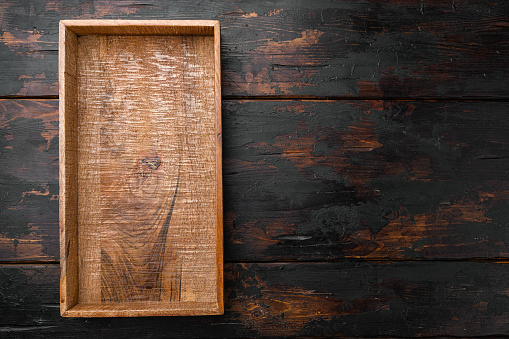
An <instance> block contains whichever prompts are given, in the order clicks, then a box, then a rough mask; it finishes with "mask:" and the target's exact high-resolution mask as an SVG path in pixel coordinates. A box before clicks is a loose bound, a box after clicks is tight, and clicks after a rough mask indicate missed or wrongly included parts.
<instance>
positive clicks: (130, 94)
mask: <svg viewBox="0 0 509 339" xmlns="http://www.w3.org/2000/svg"><path fill="white" fill-rule="evenodd" d="M219 46H220V28H219V22H218V21H146V20H136V21H134V20H64V21H61V22H60V46H59V47H60V50H59V81H60V83H59V86H60V112H59V114H60V260H61V280H60V309H61V314H62V316H65V317H130V316H163V315H205V314H222V313H223V261H222V260H223V258H222V255H223V254H222V253H223V250H222V220H223V216H222V174H221V173H222V170H221V79H220V74H221V67H220V48H219Z"/></svg>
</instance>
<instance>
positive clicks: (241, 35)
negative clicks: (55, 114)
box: [0, 0, 509, 98]
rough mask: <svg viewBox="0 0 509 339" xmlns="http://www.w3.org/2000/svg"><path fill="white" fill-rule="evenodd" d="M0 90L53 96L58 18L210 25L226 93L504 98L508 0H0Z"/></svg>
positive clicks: (508, 54)
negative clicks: (216, 36)
mask: <svg viewBox="0 0 509 339" xmlns="http://www.w3.org/2000/svg"><path fill="white" fill-rule="evenodd" d="M0 6H1V10H0V13H1V15H0V27H1V28H2V32H1V35H0V62H1V63H2V65H3V67H2V68H1V69H0V79H1V82H2V87H1V88H0V95H3V96H5V95H28V96H31V95H32V96H33V95H56V94H57V91H58V86H57V54H58V53H57V49H58V46H57V40H58V37H57V35H58V34H57V33H58V21H59V20H61V19H90V18H97V19H98V18H110V19H117V18H125V19H216V20H220V21H221V25H222V31H221V33H222V37H223V40H222V58H223V60H222V63H223V94H224V95H227V96H239V95H240V96H246V95H247V96H250V95H258V96H266V95H308V96H319V97H327V96H334V97H386V98H388V97H400V98H402V97H414V98H417V97H421V98H422V97H483V98H488V97H489V98H507V97H508V95H509V92H508V91H509V90H508V89H509V86H508V84H509V75H508V74H509V69H508V67H509V66H508V65H509V30H508V29H507V27H508V26H509V20H508V16H507V13H508V12H509V3H508V2H507V1H502V0H494V1H484V0H469V1H467V0H456V1H452V2H451V1H449V2H447V1H446V2H441V1H435V0H422V1H421V0H401V1H396V2H387V1H382V0H371V1H363V0H347V1H339V2H330V1H326V0H317V1H313V2H294V1H288V0H285V1H283V2H279V3H273V2H259V1H253V0H246V1H231V0H228V1H219V2H207V4H206V5H203V6H196V4H195V2H194V1H190V0H180V1H172V2H167V1H162V0H142V1H132V0H123V1H116V2H91V1H85V0H80V1H73V2H66V1H62V0H56V1H42V0H41V1H34V0H32V1H14V0H11V1H4V2H3V3H2V4H1V5H0Z"/></svg>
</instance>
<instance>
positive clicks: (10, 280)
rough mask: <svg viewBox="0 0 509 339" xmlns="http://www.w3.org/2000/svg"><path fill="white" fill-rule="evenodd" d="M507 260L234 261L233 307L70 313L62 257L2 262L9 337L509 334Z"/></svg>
mask: <svg viewBox="0 0 509 339" xmlns="http://www.w3.org/2000/svg"><path fill="white" fill-rule="evenodd" d="M506 266H507V265H506V264H495V263H491V264H490V263H472V262H470V263H467V262H409V263H361V262H343V263H314V264H227V265H226V267H225V278H226V281H225V282H226V284H225V288H226V289H225V296H226V300H225V307H226V310H225V311H226V312H225V314H224V315H223V316H208V317H198V318H197V317H176V318H175V317H170V318H168V317H151V318H137V319H127V318H109V319H108V318H103V319H68V318H67V319H66V318H62V317H60V315H59V311H58V302H59V301H58V275H59V269H58V266H26V265H25V266H3V267H0V291H2V296H3V297H2V298H1V299H0V305H1V306H0V307H1V309H2V317H1V318H0V333H1V336H2V337H4V338H9V337H19V336H23V337H26V336H30V337H35V336H38V337H42V336H44V337H47V336H53V337H58V338H81V337H87V338H90V337H97V336H101V337H108V338H120V337H126V336H129V337H140V336H141V337H151V338H163V337H164V338H187V337H189V338H191V337H193V338H194V337H211V338H219V337H224V338H231V337H274V336H285V337H289V336H331V335H334V336H362V337H370V336H391V337H392V336H394V337H396V336H400V337H410V336H441V335H454V336H483V335H502V334H506V335H507V334H509V311H508V309H509V294H508V291H509V282H508V280H507V267H506Z"/></svg>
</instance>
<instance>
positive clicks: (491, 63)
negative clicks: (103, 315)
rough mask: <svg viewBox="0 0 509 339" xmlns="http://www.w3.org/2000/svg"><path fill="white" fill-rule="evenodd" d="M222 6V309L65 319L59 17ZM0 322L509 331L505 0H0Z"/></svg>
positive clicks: (45, 331) (72, 327) (354, 332)
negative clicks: (62, 297)
mask: <svg viewBox="0 0 509 339" xmlns="http://www.w3.org/2000/svg"><path fill="white" fill-rule="evenodd" d="M70 18H73V19H86V18H108V19H116V18H129V19H216V20H220V21H221V25H222V33H221V35H222V48H221V49H222V67H223V72H222V75H223V84H222V86H223V94H224V96H223V124H224V129H223V134H224V139H223V143H224V174H223V175H224V196H225V199H224V209H225V210H224V213H225V222H224V225H225V258H224V259H225V263H226V265H225V297H226V300H225V306H226V313H225V315H224V316H210V317H180V318H179V317H176V318H175V317H173V318H157V317H156V318H136V319H126V318H115V319H114V318H111V319H64V318H61V317H60V315H59V304H58V276H59V266H58V265H59V255H58V83H57V61H58V60H57V59H58V44H57V41H58V22H59V20H61V19H70ZM0 26H1V31H0V66H1V67H0V83H1V86H0V97H1V98H2V100H1V101H0V264H1V265H0V337H33V336H54V337H55V338H57V337H58V338H63V337H71V338H74V337H76V336H79V337H87V338H88V337H97V336H99V337H107V338H114V337H151V338H159V337H162V338H163V337H164V338H169V337H179V338H183V337H273V336H280V335H281V336H306V337H320V336H363V337H376V336H395V337H408V336H463V337H464V336H489V335H492V336H499V335H509V266H508V263H509V261H508V256H509V229H508V227H509V206H508V201H509V199H508V198H509V180H508V179H509V160H508V158H509V136H508V135H509V112H508V108H509V105H508V102H509V2H507V1H503V0H492V1H485V0H468V1H467V0H451V1H436V0H397V1H386V0H343V1H319V0H314V1H309V2H306V1H290V0H285V1H255V0H252V1H243V0H240V1H235V0H228V1H214V0H210V1H188V0H179V1H172V2H166V1H163V0H125V1H115V2H110V1H92V0H87V1H81V0H74V1H63V0H48V1H30V0H24V1H17V0H8V1H2V3H1V4H0Z"/></svg>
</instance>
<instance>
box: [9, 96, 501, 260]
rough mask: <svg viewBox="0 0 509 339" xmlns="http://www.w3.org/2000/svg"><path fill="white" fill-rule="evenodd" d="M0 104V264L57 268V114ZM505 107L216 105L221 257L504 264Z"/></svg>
mask: <svg viewBox="0 0 509 339" xmlns="http://www.w3.org/2000/svg"><path fill="white" fill-rule="evenodd" d="M1 104H2V105H3V106H0V107H2V109H3V111H2V113H1V114H3V117H4V120H2V123H3V129H2V133H3V136H4V137H2V138H0V142H2V148H1V154H0V172H1V173H2V174H1V175H2V180H3V181H2V188H1V189H2V196H1V197H0V198H1V199H0V201H1V204H2V205H1V206H2V208H1V209H0V210H1V213H2V214H1V215H2V218H0V221H1V229H2V233H1V234H2V238H1V239H2V242H1V244H2V245H1V246H0V252H1V258H0V260H3V261H11V260H17V261H23V260H58V259H59V256H58V226H57V224H58V170H57V164H58V150H57V147H56V145H57V142H56V140H58V132H57V127H58V124H57V108H58V106H57V104H58V103H57V101H55V100H49V101H47V100H4V101H2V102H1ZM507 107H508V105H507V103H504V102H491V103H482V102H464V103H460V102H416V101H330V102H312V101H268V102H260V101H234V100H228V101H225V102H224V103H223V124H224V126H225V128H224V136H223V138H224V141H225V143H224V181H225V182H224V190H225V209H224V211H225V235H224V236H225V250H226V252H225V259H226V260H229V261H236V260H260V261H273V260H289V259H291V260H324V259H339V258H344V257H356V258H373V259H376V258H393V259H452V258H458V259H461V258H476V257H479V258H491V257H507V256H508V253H507V252H508V246H509V240H508V233H507V225H508V220H507V218H506V215H508V211H509V204H508V195H507V192H508V190H509V189H508V187H507V182H508V181H509V178H508V177H507V173H508V165H507V158H508V157H509V141H508V140H507V133H506V131H507V130H508V129H509V120H508V118H507V114H506V112H507ZM147 170H148V167H147Z"/></svg>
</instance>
